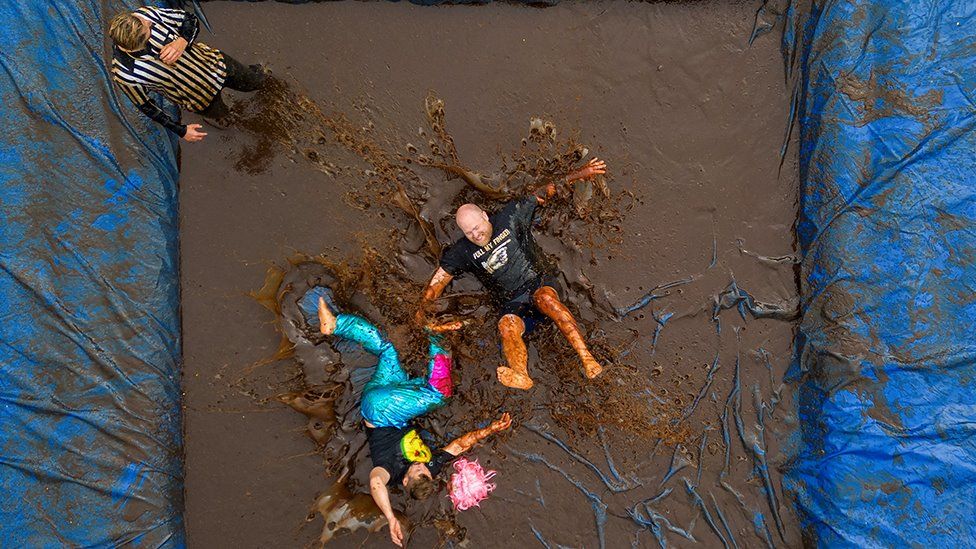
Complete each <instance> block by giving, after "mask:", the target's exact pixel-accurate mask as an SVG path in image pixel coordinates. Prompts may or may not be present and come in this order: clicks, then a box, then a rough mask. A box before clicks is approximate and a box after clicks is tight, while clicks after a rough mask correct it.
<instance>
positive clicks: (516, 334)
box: [498, 315, 534, 390]
mask: <svg viewBox="0 0 976 549" xmlns="http://www.w3.org/2000/svg"><path fill="white" fill-rule="evenodd" d="M498 332H499V334H501V338H502V354H504V355H505V362H506V363H508V366H499V367H498V381H499V382H500V383H501V384H502V385H504V386H506V387H511V388H512V389H523V390H524V389H531V388H532V385H533V384H534V383H533V381H532V378H530V377H529V366H528V364H529V353H528V350H527V349H526V348H525V341H524V340H523V339H522V335H523V334H524V333H525V322H523V321H522V319H521V318H519V317H518V316H517V315H505V316H503V317H502V318H501V320H499V321H498Z"/></svg>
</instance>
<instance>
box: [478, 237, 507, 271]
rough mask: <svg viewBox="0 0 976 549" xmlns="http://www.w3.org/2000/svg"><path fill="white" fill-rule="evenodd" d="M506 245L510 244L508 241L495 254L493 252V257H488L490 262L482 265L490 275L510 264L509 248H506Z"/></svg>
mask: <svg viewBox="0 0 976 549" xmlns="http://www.w3.org/2000/svg"><path fill="white" fill-rule="evenodd" d="M505 244H508V240H506V241H505V242H503V243H502V245H501V247H500V248H498V249H497V250H495V251H494V252H491V255H489V256H488V261H484V262H482V263H481V267H482V268H483V269H484V270H485V271H487V272H488V274H491V273H493V272H495V271H497V270H498V269H501V268H502V267H504V266H505V264H506V263H508V248H506V247H505Z"/></svg>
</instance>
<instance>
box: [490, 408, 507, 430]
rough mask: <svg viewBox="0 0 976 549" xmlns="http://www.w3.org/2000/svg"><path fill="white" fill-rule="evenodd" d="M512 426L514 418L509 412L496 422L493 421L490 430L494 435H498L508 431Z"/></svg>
mask: <svg viewBox="0 0 976 549" xmlns="http://www.w3.org/2000/svg"><path fill="white" fill-rule="evenodd" d="M511 426H512V416H511V415H509V413H508V412H505V413H504V414H502V417H500V418H498V419H496V420H495V421H492V422H491V425H489V426H488V428H489V429H491V431H492V432H493V433H498V432H501V431H504V430H505V429H508V428H509V427H511Z"/></svg>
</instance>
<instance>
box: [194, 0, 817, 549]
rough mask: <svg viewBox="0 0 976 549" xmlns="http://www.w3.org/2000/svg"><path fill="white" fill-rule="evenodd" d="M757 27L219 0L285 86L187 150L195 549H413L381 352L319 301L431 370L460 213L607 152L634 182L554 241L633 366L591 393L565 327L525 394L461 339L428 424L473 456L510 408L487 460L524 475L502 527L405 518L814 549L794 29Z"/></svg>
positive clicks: (219, 41)
mask: <svg viewBox="0 0 976 549" xmlns="http://www.w3.org/2000/svg"><path fill="white" fill-rule="evenodd" d="M756 7H757V6H755V5H752V4H750V3H745V4H739V5H725V4H720V3H709V2H696V3H690V4H670V3H669V4H630V3H623V2H608V3H587V4H585V5H563V6H557V7H554V8H548V9H544V10H539V9H534V8H525V7H521V6H511V5H488V6H480V7H442V8H419V7H416V6H412V5H408V4H387V3H328V4H317V5H303V6H287V5H283V4H278V3H259V4H250V3H223V2H213V3H209V4H208V6H207V11H208V15H209V17H210V19H211V22H212V23H214V25H215V28H217V29H218V33H219V34H218V35H217V36H215V37H212V38H210V39H209V40H208V41H209V42H210V43H212V44H213V45H216V46H219V47H222V48H225V49H226V50H227V51H229V52H230V53H232V54H233V55H235V56H236V57H238V58H239V59H241V60H243V61H246V62H253V61H264V62H267V63H268V64H269V65H270V66H271V68H272V69H273V70H274V72H275V74H276V75H277V77H278V78H279V79H280V80H281V82H283V84H282V86H281V87H280V88H276V89H275V90H273V93H266V94H264V95H262V96H261V97H250V98H246V99H245V101H244V102H242V103H241V104H240V105H238V107H237V112H238V113H239V115H240V121H239V123H238V126H239V127H238V128H237V129H230V130H225V131H220V130H213V131H212V132H211V135H210V137H208V139H207V140H206V141H205V142H203V143H200V144H196V145H192V146H185V147H184V149H183V177H182V195H181V214H182V215H181V222H182V228H181V235H182V241H181V250H182V277H183V321H184V326H183V329H184V356H185V369H184V372H185V373H184V389H185V391H186V398H185V403H186V407H187V409H186V431H187V433H186V460H187V489H186V495H187V524H188V531H189V539H190V543H191V544H193V545H194V546H201V547H203V546H207V547H210V546H214V547H225V546H240V547H269V546H306V545H310V544H311V545H314V544H317V543H319V541H320V540H322V539H329V545H330V546H339V547H344V546H349V547H355V546H359V545H360V544H361V543H363V542H364V540H365V543H366V545H367V546H379V547H382V546H387V545H388V542H387V538H386V532H385V526H383V524H382V523H381V522H377V521H376V520H375V519H374V517H373V516H371V514H370V513H371V510H370V506H369V500H368V496H366V498H364V497H363V496H362V495H357V494H365V493H366V490H365V478H366V473H367V472H368V462H367V459H368V458H367V457H366V450H365V449H364V448H363V447H362V445H363V442H364V440H363V437H362V435H361V434H360V433H359V432H358V425H357V419H356V410H355V402H356V390H357V386H358V385H360V384H361V382H362V377H363V374H364V373H365V374H367V375H368V367H369V366H370V364H369V361H368V360H367V359H366V358H365V357H362V356H359V355H358V354H357V353H355V352H354V351H352V350H350V349H344V348H342V347H341V346H340V347H338V348H337V349H332V348H331V347H329V346H328V344H318V345H316V343H319V341H318V340H317V339H316V338H314V337H309V333H307V332H303V331H302V330H301V329H300V328H301V323H302V320H301V318H300V317H301V315H300V314H299V313H298V310H297V307H296V305H295V300H296V299H297V297H298V296H299V295H300V293H301V291H302V289H303V288H305V287H307V285H309V284H313V285H314V284H316V283H318V282H321V281H325V282H328V283H330V284H331V285H333V286H334V287H335V288H336V299H337V300H338V301H339V302H340V303H341V304H342V305H343V306H344V307H348V308H351V309H357V310H359V311H361V312H363V313H365V314H367V315H369V316H371V317H372V318H374V319H375V320H377V321H378V322H379V323H381V324H383V325H384V327H386V328H388V329H389V331H390V332H391V337H393V338H394V339H395V341H396V342H397V345H398V347H399V348H400V349H401V351H402V353H403V354H404V357H405V359H406V360H405V363H406V364H407V365H408V366H409V367H413V368H415V373H419V372H418V371H417V370H416V369H418V368H419V367H420V366H421V361H420V360H419V359H417V355H418V354H419V351H420V349H419V344H418V340H417V338H416V333H415V331H414V330H411V329H409V328H406V327H403V328H399V327H398V326H402V325H404V324H405V320H406V319H407V318H408V317H409V315H410V314H412V311H413V307H414V304H415V303H416V298H417V295H418V291H419V288H420V287H421V285H422V284H423V283H424V282H425V278H426V276H428V275H429V273H430V271H431V270H432V268H433V267H432V265H433V259H432V258H433V256H436V254H437V242H440V243H446V242H449V241H450V240H451V239H453V238H456V237H458V236H459V235H458V234H457V232H456V229H454V228H453V226H452V223H451V222H450V217H449V212H450V210H451V208H452V207H453V206H455V205H456V204H458V203H460V202H461V201H466V200H475V201H478V202H481V203H482V204H484V205H485V206H486V207H489V208H490V207H496V206H497V204H499V201H498V200H497V199H496V198H497V197H496V194H497V195H506V194H518V193H520V192H525V191H527V190H529V189H531V188H532V187H533V186H535V185H537V184H539V183H540V182H542V181H544V180H545V178H546V176H549V175H554V174H559V173H562V172H563V171H565V170H566V169H569V166H570V165H572V164H573V163H574V162H575V161H577V159H578V158H579V157H580V156H581V155H583V154H584V152H585V154H586V155H587V157H592V156H598V157H600V158H604V159H606V160H607V161H608V163H609V164H610V168H611V173H610V174H609V177H607V178H606V180H605V181H602V182H600V183H598V184H597V185H595V186H593V187H585V186H584V187H580V188H576V189H566V190H565V191H564V192H563V193H562V194H561V195H560V196H559V197H558V198H557V199H556V200H555V201H553V203H551V204H550V205H549V206H548V207H547V208H546V209H545V214H544V216H543V219H542V222H541V225H540V226H539V227H538V229H537V236H538V240H539V242H540V244H541V245H542V247H543V249H544V251H546V252H547V254H548V255H549V257H550V258H552V260H553V261H554V262H555V263H556V264H557V265H558V267H559V269H560V271H561V272H562V273H563V276H564V278H563V283H564V285H565V286H566V287H567V289H568V290H569V294H570V295H572V296H573V297H572V298H571V299H570V305H571V308H572V309H573V310H574V311H575V312H576V313H577V314H578V316H579V318H580V319H581V321H582V323H583V324H584V326H585V327H586V330H587V332H588V335H589V338H590V340H591V341H592V342H593V345H594V348H595V349H596V351H597V354H598V356H599V357H601V358H602V359H603V360H604V361H606V362H607V363H608V367H607V371H606V373H605V374H604V376H602V377H601V378H600V379H599V380H598V381H597V382H595V383H586V382H584V381H583V379H582V377H581V375H580V374H579V372H578V367H577V365H576V364H575V362H574V361H573V359H572V357H571V356H569V354H568V352H567V351H568V349H567V347H566V346H565V344H564V343H563V342H562V340H561V338H559V337H558V336H557V334H555V333H554V331H553V330H541V331H540V332H539V334H538V335H536V336H534V338H533V339H532V340H531V344H530V371H531V373H532V374H533V376H534V378H535V380H536V383H537V385H536V387H535V388H534V389H533V390H532V391H531V392H529V393H521V392H514V391H510V390H507V389H504V388H501V387H499V386H498V384H497V383H496V382H495V381H494V379H493V373H494V368H495V367H496V366H497V363H498V360H499V356H498V354H497V341H496V340H495V339H493V337H494V334H493V330H492V326H491V322H483V323H475V325H473V326H470V327H469V328H468V329H466V330H465V331H464V332H463V333H462V334H460V335H458V336H455V337H454V341H453V343H454V345H455V353H456V355H457V356H458V363H459V368H460V369H459V375H458V377H459V379H458V381H459V384H460V396H459V398H456V399H455V400H454V402H453V403H452V404H451V406H449V407H448V408H446V409H444V410H441V411H440V412H438V413H437V414H434V415H433V417H432V418H430V419H429V421H427V422H426V423H425V426H426V427H427V428H428V430H429V431H430V432H431V433H432V434H433V435H434V436H435V437H439V438H441V439H448V438H450V437H451V436H454V435H456V434H459V433H460V432H462V431H463V430H465V429H468V428H470V427H473V426H475V424H476V423H477V422H478V421H479V420H480V419H481V418H483V417H485V416H487V415H489V414H494V413H497V411H498V410H501V409H504V410H509V411H511V412H512V413H513V415H514V416H515V417H516V421H517V426H516V429H515V430H514V431H513V432H512V433H511V434H510V435H506V436H503V437H500V438H498V439H497V440H494V441H492V442H490V443H488V444H486V445H484V446H482V447H479V448H478V449H476V450H475V452H474V453H475V455H476V456H477V457H478V458H479V459H480V460H481V461H482V463H485V464H486V465H488V466H489V467H490V468H493V469H497V470H498V471H499V474H498V477H497V481H498V489H497V490H496V491H495V493H494V494H493V496H492V497H491V498H490V499H489V500H488V501H487V502H485V503H484V504H483V505H482V507H481V508H480V509H475V510H471V511H467V512H464V513H461V514H460V515H459V516H457V517H455V516H454V515H453V513H452V512H450V511H449V502H448V501H447V500H446V499H444V498H440V499H439V500H438V501H434V502H426V503H422V504H417V503H412V504H411V505H409V506H404V501H403V499H402V498H401V497H399V496H398V497H395V507H397V508H399V509H404V510H405V511H406V516H407V518H408V519H409V520H410V524H411V525H412V527H413V534H412V540H411V544H412V545H413V546H417V547H427V546H432V545H435V544H436V543H437V542H438V541H440V542H443V543H462V542H463V541H462V540H468V541H467V543H468V544H469V545H471V546H474V547H491V546H498V545H501V544H502V543H518V544H535V543H539V542H542V544H544V545H545V544H548V545H549V546H557V545H560V544H561V545H564V546H574V547H575V546H588V547H593V546H599V545H601V544H603V545H605V546H608V547H618V546H623V545H627V544H631V543H633V542H635V541H636V542H637V543H639V544H640V545H642V546H644V545H646V546H656V544H657V542H656V540H655V538H656V537H657V536H661V537H662V538H666V539H667V542H668V543H670V544H672V545H676V546H685V545H694V543H693V542H692V541H691V539H694V540H697V542H699V544H705V545H706V546H719V545H721V544H722V543H723V540H724V541H725V543H728V544H730V545H731V544H732V543H733V541H732V540H733V539H734V540H735V543H736V544H738V545H739V546H762V545H766V544H767V542H768V543H772V544H774V545H776V546H783V545H796V544H797V543H798V539H799V533H798V527H797V524H796V520H795V518H794V517H793V516H792V514H791V512H790V509H789V505H788V504H787V500H786V498H785V496H784V494H783V493H782V490H781V487H780V483H779V476H780V474H779V472H778V470H777V467H778V466H780V465H781V457H780V456H781V455H782V454H781V449H782V448H783V446H784V444H785V441H786V436H787V435H788V434H789V432H790V430H791V423H792V422H794V421H795V419H794V418H793V417H792V416H791V415H790V413H789V412H790V411H791V409H792V403H791V402H790V391H789V389H788V388H784V387H783V385H782V377H783V373H784V371H785V369H786V366H787V364H788V360H789V352H790V347H791V343H792V337H793V324H792V322H791V321H790V311H791V310H792V307H793V306H794V305H795V296H796V288H795V283H794V269H793V267H794V264H793V262H792V254H793V251H794V250H793V237H792V223H793V220H794V218H795V211H796V197H795V189H796V184H795V171H794V162H793V160H792V158H793V154H790V155H788V156H787V158H786V161H785V162H784V163H783V165H782V169H781V168H780V147H781V144H782V139H783V135H784V128H785V125H786V115H787V97H788V94H787V93H786V91H785V85H784V83H783V74H782V62H781V57H780V55H779V52H778V46H777V39H776V38H775V37H774V36H775V33H773V34H771V35H766V36H762V37H760V38H759V39H758V40H757V41H756V42H755V43H754V44H753V45H752V46H751V47H749V46H748V45H747V41H748V38H749V34H750V32H751V30H752V26H753V17H754V13H755V9H756ZM237 98H238V99H244V97H243V96H237ZM262 109H267V110H262ZM268 112H272V113H275V114H276V116H270V117H269V116H267V113H268ZM533 119H536V120H535V121H534V122H533ZM577 164H578V163H577ZM461 172H464V173H463V175H465V176H466V177H462V176H460V175H459V174H461ZM472 174H477V175H472ZM604 185H605V186H604ZM479 187H480V188H479ZM496 191H499V192H497V193H496ZM272 263H274V264H275V265H277V267H275V266H273V265H272ZM269 267H270V269H269ZM262 285H263V287H262ZM450 293H452V294H455V297H453V298H452V299H449V300H446V302H445V304H444V305H443V308H444V309H446V311H445V313H446V314H454V315H458V316H464V317H472V316H473V317H475V318H490V315H489V314H488V309H486V305H485V304H484V303H483V302H482V300H481V298H480V296H479V295H478V286H477V284H472V283H470V282H466V283H463V284H455V285H454V287H452V288H451V290H450ZM248 294H252V295H250V296H249V295H248ZM747 296H751V298H750V297H747ZM255 298H257V299H255ZM641 305H643V306H641ZM262 306H263V307H262ZM638 306H640V307H638ZM631 309H632V310H631ZM757 317H759V318H757ZM296 342H297V345H296V344H295V343H296ZM275 357H277V360H272V359H274V358H275ZM282 395H284V396H282ZM285 403H289V404H291V405H292V406H294V407H296V408H299V409H302V410H303V411H305V412H306V413H307V416H308V417H306V416H303V415H301V414H299V413H296V412H295V411H293V410H292V408H290V407H289V406H287V405H286V404H285ZM337 479H338V480H339V482H336V481H337ZM770 488H771V489H770ZM323 517H325V518H323ZM346 529H348V530H353V532H352V533H348V532H345V531H344V530H346ZM374 529H379V531H378V532H377V533H375V534H369V533H368V532H369V530H374ZM367 536H368V537H367Z"/></svg>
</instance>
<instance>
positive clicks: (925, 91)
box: [785, 0, 976, 547]
mask: <svg viewBox="0 0 976 549" xmlns="http://www.w3.org/2000/svg"><path fill="white" fill-rule="evenodd" d="M788 19H789V23H788V25H787V28H788V29H789V30H788V32H787V34H786V38H785V46H786V48H785V49H786V52H787V62H788V64H789V66H790V67H792V68H793V71H795V73H794V74H793V76H794V77H795V78H797V82H798V86H799V87H798V95H797V101H796V109H797V110H796V116H797V123H798V128H799V131H800V135H799V138H800V139H799V140H800V170H801V171H800V176H801V183H800V184H801V193H800V196H801V207H800V210H801V211H800V219H799V222H798V229H797V232H798V237H799V241H800V245H801V248H802V253H803V264H802V298H803V309H802V312H803V318H802V323H801V327H800V335H799V340H798V347H797V348H798V353H799V354H798V361H797V366H798V368H797V370H798V371H797V372H796V373H797V374H798V375H802V377H801V378H800V384H799V394H798V401H799V402H800V410H799V412H800V414H799V415H800V423H801V432H802V442H801V445H800V451H799V453H798V455H797V458H796V460H795V461H794V462H793V463H792V464H791V468H790V470H789V472H788V479H787V480H788V484H789V486H790V487H791V489H792V491H793V492H794V494H795V495H796V498H797V504H798V507H799V510H800V511H801V521H802V523H803V525H804V526H805V530H806V534H807V535H808V536H809V541H811V542H813V543H815V544H817V545H819V546H823V547H910V546H925V547H950V546H959V547H971V546H974V545H976V520H974V515H976V504H974V502H976V431H974V430H976V336H974V334H976V263H974V259H976V174H974V171H973V167H974V151H976V134H974V132H973V128H974V122H976V72H974V71H976V47H974V45H976V41H974V36H976V35H974V29H976V2H974V1H972V0H969V1H966V0H955V1H953V0H901V1H884V2H882V1H874V2H867V1H854V0H848V1H817V2H813V7H812V10H810V11H809V12H807V11H806V9H805V8H804V9H801V7H800V6H799V5H797V6H794V7H793V8H792V9H791V11H790V14H789V18H788Z"/></svg>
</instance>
